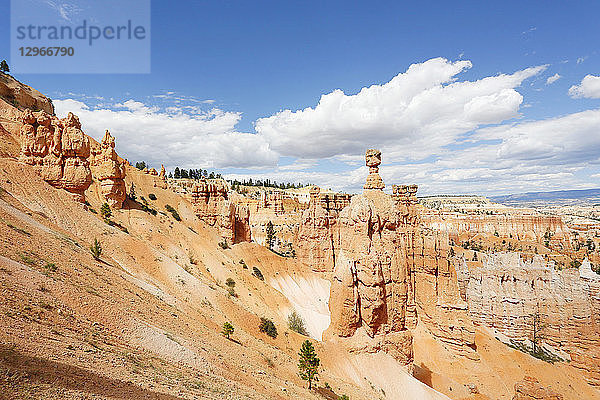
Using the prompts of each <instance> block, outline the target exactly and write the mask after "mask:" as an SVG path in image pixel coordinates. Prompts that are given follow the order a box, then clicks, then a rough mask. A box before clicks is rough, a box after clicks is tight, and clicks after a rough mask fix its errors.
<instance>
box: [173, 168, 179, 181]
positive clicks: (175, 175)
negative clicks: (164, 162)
mask: <svg viewBox="0 0 600 400" xmlns="http://www.w3.org/2000/svg"><path fill="white" fill-rule="evenodd" d="M173 178H175V179H179V178H181V171H180V170H179V167H175V174H174V175H173Z"/></svg>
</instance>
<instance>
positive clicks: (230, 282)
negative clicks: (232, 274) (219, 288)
mask: <svg viewBox="0 0 600 400" xmlns="http://www.w3.org/2000/svg"><path fill="white" fill-rule="evenodd" d="M225 284H226V285H227V287H230V288H234V287H235V281H234V280H233V279H232V278H227V280H226V281H225Z"/></svg>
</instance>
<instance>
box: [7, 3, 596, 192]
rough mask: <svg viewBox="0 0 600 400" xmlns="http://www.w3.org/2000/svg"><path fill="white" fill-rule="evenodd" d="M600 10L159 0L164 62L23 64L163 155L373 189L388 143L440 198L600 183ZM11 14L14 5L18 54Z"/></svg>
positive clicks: (405, 168) (401, 169) (182, 162)
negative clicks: (371, 164) (115, 69)
mask: <svg viewBox="0 0 600 400" xmlns="http://www.w3.org/2000/svg"><path fill="white" fill-rule="evenodd" d="M51 2H52V3H53V4H54V5H58V7H60V6H61V5H64V4H69V3H71V4H73V3H75V4H76V3H77V1H73V0H69V1H67V0H64V1H62V0H52V1H51ZM2 4H3V6H2V8H4V9H8V1H7V0H2ZM47 4H48V2H47V1H41V0H40V7H48V5H47ZM53 9H54V10H56V7H55V8H52V7H48V12H53V11H52V10H53ZM598 15H600V3H599V2H597V1H579V2H564V1H548V2H543V3H542V2H533V1H530V2H524V1H519V2H516V1H515V2H512V1H504V2H494V3H492V2H481V1H464V2H453V3H450V2H425V1H423V2H361V3H360V4H350V2H334V1H328V2H288V1H286V2H281V1H277V2H276V1H272V2H264V1H263V2H261V1H255V2H242V1H239V2H233V1H211V2H195V1H194V2H191V1H188V2H183V1H170V2H168V1H159V0H152V13H151V18H152V28H151V30H152V44H151V73H150V74H93V75H92V74H18V73H15V76H16V77H17V78H18V79H20V80H21V81H23V82H26V83H28V84H30V85H31V86H33V87H35V88H36V89H38V90H40V91H42V92H43V93H45V94H47V95H48V96H50V97H52V98H53V99H54V100H55V104H56V106H57V112H58V113H59V114H60V113H64V112H66V111H68V110H72V111H75V112H76V113H77V114H78V115H79V116H80V118H81V121H82V123H83V126H84V129H86V130H87V132H88V133H89V134H91V135H92V136H95V137H99V136H100V135H101V134H102V133H103V130H104V129H106V128H108V129H110V130H111V132H112V133H113V134H114V135H115V136H116V138H117V150H118V151H119V152H120V153H121V154H123V155H124V156H126V157H128V158H129V159H130V160H132V161H134V160H135V161H137V160H139V159H145V160H146V161H148V162H150V163H151V164H153V165H155V166H157V165H158V166H159V164H160V163H161V162H162V163H165V165H166V166H167V168H174V167H175V166H176V165H179V166H182V167H188V168H191V167H194V168H200V167H203V168H206V167H209V168H211V167H212V168H215V169H219V170H220V171H223V172H225V173H226V174H229V175H230V176H240V177H243V176H244V175H249V176H252V177H270V178H272V179H277V180H285V181H304V182H311V183H316V184H320V185H322V186H325V187H332V188H335V189H340V190H346V191H350V192H355V191H358V190H360V187H361V186H362V183H363V182H364V177H365V174H366V170H365V169H364V167H361V166H362V164H363V162H362V158H363V157H362V154H364V149H366V148H370V147H378V148H381V149H382V150H383V161H384V163H383V165H382V169H381V172H382V175H383V177H384V180H385V181H386V183H387V184H388V186H391V184H392V183H417V184H419V185H420V187H421V193H424V194H425V193H426V194H433V193H482V194H502V193H512V192H523V191H531V190H544V189H561V188H584V187H585V188H587V187H598V186H600V185H599V184H598V181H599V180H600V168H599V161H600V160H599V156H600V116H599V115H598V114H600V111H598V109H599V108H600V99H599V98H600V89H598V85H600V82H599V81H596V80H595V79H594V78H595V77H596V76H599V75H600V54H598V50H599V48H598V47H599V43H600V41H599V40H598V37H599V31H600V29H599V28H598V22H597V16H598ZM9 25H10V24H9V13H1V14H0V38H3V40H0V57H2V58H3V56H2V55H3V54H6V55H8V54H9V45H10V43H9ZM413 64H414V65H415V66H414V67H411V65H413ZM409 68H412V69H410V70H409ZM519 71H526V72H522V73H521V72H519ZM399 74H404V75H402V76H400V78H399V79H396V83H392V82H393V81H392V79H393V78H394V77H395V76H397V75H399ZM499 74H500V75H499ZM556 74H558V75H556ZM587 75H591V78H586V79H587V80H585V81H583V82H582V80H583V79H584V77H586V76H587ZM553 76H554V77H556V76H558V79H550V80H548V78H550V77H553ZM391 81H392V82H391ZM469 82H471V83H469ZM372 85H381V86H379V87H373V88H371V89H370V90H365V91H363V92H361V93H362V94H359V95H357V93H359V92H360V91H361V89H363V88H365V87H370V86H372ZM574 86H575V88H573V89H571V88H572V87H574ZM570 89H571V92H570V94H569V90H570ZM336 90H341V92H339V91H336ZM329 94H331V95H329ZM323 95H329V96H328V97H327V96H326V98H324V100H323V99H321V96H323ZM319 101H321V103H320V104H319ZM307 107H310V108H312V109H313V110H307V111H306V112H299V110H303V109H305V108H307ZM282 110H290V111H289V112H285V111H284V112H281V111H282ZM582 112H583V114H582ZM594 175H596V176H594Z"/></svg>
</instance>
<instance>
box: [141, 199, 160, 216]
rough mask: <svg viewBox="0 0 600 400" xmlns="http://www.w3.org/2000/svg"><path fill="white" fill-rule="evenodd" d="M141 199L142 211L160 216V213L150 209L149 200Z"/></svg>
mask: <svg viewBox="0 0 600 400" xmlns="http://www.w3.org/2000/svg"><path fill="white" fill-rule="evenodd" d="M141 199H142V211H145V212H147V213H150V214H152V215H156V214H158V212H157V211H156V210H155V209H154V208H152V207H150V205H149V204H148V200H146V199H145V198H143V197H142V198H141Z"/></svg>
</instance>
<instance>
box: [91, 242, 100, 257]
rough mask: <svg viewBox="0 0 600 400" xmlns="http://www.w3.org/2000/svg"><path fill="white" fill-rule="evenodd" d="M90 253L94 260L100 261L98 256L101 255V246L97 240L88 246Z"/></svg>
mask: <svg viewBox="0 0 600 400" xmlns="http://www.w3.org/2000/svg"><path fill="white" fill-rule="evenodd" d="M90 251H91V252H92V256H93V257H94V260H99V259H100V256H101V255H102V245H101V244H100V242H99V241H98V239H94V243H93V244H92V245H91V246H90Z"/></svg>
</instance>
